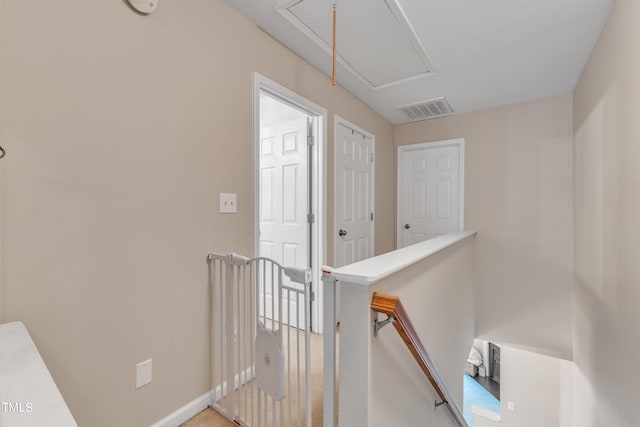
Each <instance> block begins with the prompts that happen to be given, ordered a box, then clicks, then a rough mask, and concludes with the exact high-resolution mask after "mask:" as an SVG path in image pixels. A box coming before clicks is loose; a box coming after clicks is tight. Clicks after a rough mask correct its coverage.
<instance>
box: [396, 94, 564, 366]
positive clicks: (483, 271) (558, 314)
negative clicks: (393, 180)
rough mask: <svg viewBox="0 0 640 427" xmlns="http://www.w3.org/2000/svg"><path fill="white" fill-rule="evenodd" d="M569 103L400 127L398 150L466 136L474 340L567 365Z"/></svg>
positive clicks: (551, 101) (545, 102) (547, 101)
mask: <svg viewBox="0 0 640 427" xmlns="http://www.w3.org/2000/svg"><path fill="white" fill-rule="evenodd" d="M572 135H573V131H572V98H571V95H564V96H558V97H553V98H544V99H540V100H536V101H530V102H525V103H520V104H515V105H511V106H508V107H503V108H495V109H490V110H484V111H479V112H474V113H467V114H459V115H455V116H451V117H446V118H441V119H436V120H429V121H423V122H417V123H412V124H406V125H400V126H397V127H396V129H395V142H396V144H397V145H405V144H415V143H420V142H429V141H438V140H444V139H450V138H458V137H462V138H465V200H464V203H465V227H466V228H470V229H474V230H477V231H478V235H477V238H476V258H475V262H476V266H475V269H476V287H477V288H476V313H477V314H476V322H477V323H476V336H478V337H479V338H484V339H488V340H493V341H498V342H504V343H509V344H512V345H519V346H523V347H525V346H526V347H528V348H532V349H535V350H537V351H541V352H543V353H548V354H553V355H558V356H560V357H565V358H570V357H571V282H572V269H573V259H572V256H573V234H572V227H573V226H572V221H573V217H572V215H573V214H572V193H573V187H572Z"/></svg>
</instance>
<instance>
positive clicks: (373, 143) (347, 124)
mask: <svg viewBox="0 0 640 427" xmlns="http://www.w3.org/2000/svg"><path fill="white" fill-rule="evenodd" d="M333 123H334V126H333V234H332V237H333V265H334V266H335V265H338V263H337V259H336V254H337V252H338V251H337V249H338V239H336V236H337V235H338V208H337V203H336V197H335V195H336V194H338V180H337V175H338V171H337V170H336V167H335V165H336V164H337V163H338V161H337V160H338V150H337V149H336V145H337V143H336V142H337V141H338V125H339V124H341V125H343V126H345V127H347V128H349V129H351V130H354V131H356V132H358V133H359V134H361V135H364V136H365V137H366V138H370V139H371V152H372V153H373V162H372V163H371V181H370V183H369V184H370V187H369V188H371V210H372V211H373V213H374V215H373V221H371V248H370V249H371V251H370V253H371V256H374V254H375V247H376V245H375V236H376V234H375V231H376V227H375V223H376V216H375V210H376V209H375V208H376V199H375V197H376V162H375V159H376V154H375V153H376V136H375V135H374V134H372V133H370V132H367V131H366V130H364V129H362V128H361V127H360V126H357V125H355V124H353V123H351V122H350V121H349V120H347V119H345V118H344V117H340V116H339V115H337V114H336V115H335V116H334V121H333Z"/></svg>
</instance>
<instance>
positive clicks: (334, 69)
mask: <svg viewBox="0 0 640 427" xmlns="http://www.w3.org/2000/svg"><path fill="white" fill-rule="evenodd" d="M331 85H332V86H335V85H336V4H335V3H334V4H333V69H332V80H331Z"/></svg>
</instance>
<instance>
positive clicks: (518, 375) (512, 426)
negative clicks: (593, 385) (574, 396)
mask: <svg viewBox="0 0 640 427" xmlns="http://www.w3.org/2000/svg"><path fill="white" fill-rule="evenodd" d="M570 365H572V362H570V361H567V360H564V359H559V358H554V357H549V356H545V355H542V354H537V353H532V352H529V351H525V350H520V349H516V348H513V347H509V346H504V345H503V346H502V347H500V417H501V424H502V425H504V426H508V427H534V426H545V427H558V426H560V402H561V399H560V397H561V395H562V393H563V391H562V389H563V387H566V386H567V384H566V383H565V382H563V376H562V373H563V372H564V371H565V370H566V369H569V366H570ZM509 402H513V404H514V406H513V410H510V409H509V408H508V404H509Z"/></svg>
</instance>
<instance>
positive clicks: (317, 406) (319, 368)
mask: <svg viewBox="0 0 640 427" xmlns="http://www.w3.org/2000/svg"><path fill="white" fill-rule="evenodd" d="M322 338H323V337H322V335H316V334H311V343H310V345H311V396H312V397H311V402H312V411H311V419H312V426H314V427H315V426H322V422H323V417H322V390H323V388H322V380H323V354H322V351H323V345H322V344H323V343H322ZM336 412H337V411H336ZM336 420H337V413H336ZM227 426H235V424H233V423H232V422H230V421H228V420H227V419H226V418H225V417H223V416H222V415H220V414H218V413H217V412H216V411H214V410H213V409H207V410H205V411H203V412H201V413H200V414H198V415H196V416H195V417H193V418H192V419H190V420H189V421H187V422H186V423H184V424H182V427H227ZM310 427H311V426H310Z"/></svg>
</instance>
